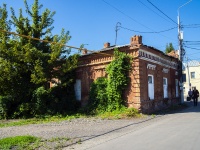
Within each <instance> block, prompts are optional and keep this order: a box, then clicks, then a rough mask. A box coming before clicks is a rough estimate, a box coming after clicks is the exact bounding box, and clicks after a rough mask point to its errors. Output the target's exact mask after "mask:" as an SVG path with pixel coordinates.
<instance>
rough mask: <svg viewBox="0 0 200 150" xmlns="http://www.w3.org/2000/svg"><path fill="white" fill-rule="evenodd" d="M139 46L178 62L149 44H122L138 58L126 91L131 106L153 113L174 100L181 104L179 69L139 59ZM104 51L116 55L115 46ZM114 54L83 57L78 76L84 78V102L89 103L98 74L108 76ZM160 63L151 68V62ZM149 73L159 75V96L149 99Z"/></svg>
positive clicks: (125, 95) (157, 84)
mask: <svg viewBox="0 0 200 150" xmlns="http://www.w3.org/2000/svg"><path fill="white" fill-rule="evenodd" d="M139 49H142V50H144V51H145V52H149V53H152V54H154V55H156V56H159V57H161V58H164V59H166V60H168V61H173V62H178V60H177V59H175V58H172V57H169V56H166V55H165V54H163V53H162V52H160V51H158V50H155V49H153V48H151V47H147V46H143V45H141V46H139V47H138V46H137V45H136V46H135V45H133V46H132V47H131V46H124V47H120V48H119V50H120V51H123V52H126V53H127V54H130V55H131V56H132V57H133V58H134V61H133V63H132V70H131V72H130V74H129V77H130V83H129V85H128V86H127V89H126V90H125V91H124V99H125V100H126V104H127V106H128V107H134V108H137V109H139V110H141V111H142V112H147V113H149V112H153V111H155V110H159V109H162V108H165V107H168V106H169V105H171V104H173V103H177V101H178V100H177V98H176V97H175V79H176V78H177V79H178V76H176V75H175V71H177V70H176V69H172V68H167V67H164V66H163V65H160V64H157V63H153V62H149V61H148V60H143V59H139V58H138V55H139ZM103 53H107V54H112V53H113V49H112V48H110V49H107V50H106V51H103ZM112 59H113V57H112V56H110V55H106V54H101V53H97V54H88V55H84V56H82V57H80V59H79V62H80V65H79V68H78V69H77V75H76V78H77V79H80V80H81V97H82V104H83V105H85V104H87V100H88V98H89V97H88V96H89V91H90V85H91V83H92V82H93V81H94V80H96V79H97V78H98V77H103V76H105V75H106V72H105V67H106V66H107V64H109V63H110V62H111V61H112ZM148 64H151V65H156V69H155V70H152V69H148V68H147V65H148ZM163 68H166V69H168V73H164V72H163ZM148 74H152V75H153V76H154V78H155V83H154V86H155V99H154V100H149V97H148ZM163 77H166V78H167V79H168V89H169V90H168V98H167V99H164V98H163Z"/></svg>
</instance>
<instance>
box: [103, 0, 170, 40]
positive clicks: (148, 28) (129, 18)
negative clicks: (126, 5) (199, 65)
mask: <svg viewBox="0 0 200 150" xmlns="http://www.w3.org/2000/svg"><path fill="white" fill-rule="evenodd" d="M102 1H103V2H104V3H106V4H107V5H109V6H110V7H112V8H113V9H115V10H116V11H118V12H120V13H121V14H123V15H124V16H126V17H128V18H129V19H131V20H133V21H134V22H136V23H138V24H140V25H142V26H143V27H145V28H147V29H149V30H151V31H153V32H156V31H155V30H153V29H151V28H149V27H147V26H145V25H144V24H142V23H140V22H138V21H137V20H135V19H133V18H132V17H130V16H129V15H127V14H125V13H124V12H123V11H121V10H119V9H118V8H117V7H115V6H113V5H111V4H110V3H108V2H106V1H105V0H102ZM158 34H160V33H158ZM160 35H162V34H160ZM162 36H163V37H165V38H168V39H172V38H170V37H167V36H165V35H162ZM172 40H174V39H172Z"/></svg>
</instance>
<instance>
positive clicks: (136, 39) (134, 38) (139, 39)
mask: <svg viewBox="0 0 200 150" xmlns="http://www.w3.org/2000/svg"><path fill="white" fill-rule="evenodd" d="M141 44H142V36H141V35H135V36H132V37H131V45H141Z"/></svg>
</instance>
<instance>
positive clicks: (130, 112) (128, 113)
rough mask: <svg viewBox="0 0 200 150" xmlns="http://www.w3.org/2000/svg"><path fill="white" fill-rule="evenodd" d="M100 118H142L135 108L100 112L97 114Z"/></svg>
mask: <svg viewBox="0 0 200 150" xmlns="http://www.w3.org/2000/svg"><path fill="white" fill-rule="evenodd" d="M97 116H98V117H100V118H103V119H105V118H107V119H125V118H139V117H143V115H142V114H141V113H139V112H138V110H136V109H135V108H123V109H121V110H116V111H112V112H102V113H99V114H97Z"/></svg>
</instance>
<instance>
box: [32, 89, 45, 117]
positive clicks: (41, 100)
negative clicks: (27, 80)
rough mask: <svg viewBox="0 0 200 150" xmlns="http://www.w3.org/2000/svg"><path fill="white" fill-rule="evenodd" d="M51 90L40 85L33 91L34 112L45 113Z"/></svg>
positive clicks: (37, 113)
mask: <svg viewBox="0 0 200 150" xmlns="http://www.w3.org/2000/svg"><path fill="white" fill-rule="evenodd" d="M48 99H49V92H48V91H47V90H45V88H44V87H39V88H37V89H36V90H35V91H34V92H33V99H32V101H33V103H34V113H35V114H36V115H44V114H45V113H46V111H47V101H48Z"/></svg>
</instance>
